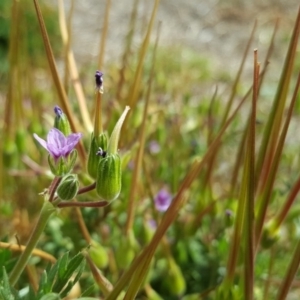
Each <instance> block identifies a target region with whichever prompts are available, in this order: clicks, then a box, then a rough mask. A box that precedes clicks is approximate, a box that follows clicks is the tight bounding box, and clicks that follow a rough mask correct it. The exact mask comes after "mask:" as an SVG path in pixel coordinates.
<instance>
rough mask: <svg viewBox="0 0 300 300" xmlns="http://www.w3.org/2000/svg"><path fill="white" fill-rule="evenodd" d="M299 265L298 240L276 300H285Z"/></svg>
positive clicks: (299, 246)
mask: <svg viewBox="0 0 300 300" xmlns="http://www.w3.org/2000/svg"><path fill="white" fill-rule="evenodd" d="M299 264H300V240H299V241H298V244H297V246H296V249H295V251H294V254H293V256H292V259H291V262H290V264H289V267H288V269H287V272H286V274H285V277H284V279H283V281H282V282H281V285H280V288H279V290H278V293H277V297H276V300H285V299H286V297H287V295H288V292H289V289H290V287H291V285H292V283H293V280H294V278H295V276H296V274H297V271H298V269H299Z"/></svg>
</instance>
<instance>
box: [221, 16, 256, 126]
mask: <svg viewBox="0 0 300 300" xmlns="http://www.w3.org/2000/svg"><path fill="white" fill-rule="evenodd" d="M256 26H257V20H255V22H254V25H253V28H252V31H251V34H250V37H249V40H248V42H247V45H246V48H245V51H244V54H243V58H242V60H241V64H240V67H239V70H238V72H237V75H236V77H235V80H234V82H233V85H232V89H231V93H230V96H229V99H228V103H227V106H226V110H225V113H224V116H223V119H222V122H221V126H223V125H224V124H225V122H226V120H227V118H228V115H229V112H230V110H231V107H232V103H233V99H234V97H235V95H236V91H237V86H238V84H239V81H240V78H241V75H242V72H243V69H244V65H245V62H246V58H247V55H248V53H249V50H250V46H251V43H252V40H253V37H254V34H255V30H256Z"/></svg>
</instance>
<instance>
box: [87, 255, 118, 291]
mask: <svg viewBox="0 0 300 300" xmlns="http://www.w3.org/2000/svg"><path fill="white" fill-rule="evenodd" d="M84 256H85V258H86V261H87V263H88V265H89V267H90V270H91V272H92V275H93V278H94V280H95V282H96V284H97V285H98V286H99V288H100V289H101V291H102V292H103V295H104V296H107V295H109V293H110V292H111V291H112V289H113V285H112V284H111V282H110V281H109V280H108V279H107V278H105V277H104V276H103V274H102V273H101V271H100V270H99V269H98V268H97V266H96V265H95V264H94V262H93V260H92V259H91V258H90V256H89V255H88V254H87V253H86V254H84Z"/></svg>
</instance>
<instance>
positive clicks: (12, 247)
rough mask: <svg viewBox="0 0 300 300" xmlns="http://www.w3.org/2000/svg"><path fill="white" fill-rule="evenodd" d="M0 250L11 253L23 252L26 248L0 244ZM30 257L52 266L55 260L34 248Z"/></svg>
mask: <svg viewBox="0 0 300 300" xmlns="http://www.w3.org/2000/svg"><path fill="white" fill-rule="evenodd" d="M0 248H1V249H9V250H11V251H12V252H24V251H25V249H26V246H24V245H17V244H10V243H5V242H0ZM32 255H33V256H38V257H39V258H41V259H43V260H46V261H48V262H50V263H52V264H54V263H55V262H56V258H55V257H54V256H52V255H51V254H49V253H47V252H45V251H43V250H40V249H37V248H34V249H33V250H32Z"/></svg>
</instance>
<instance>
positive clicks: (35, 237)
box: [9, 201, 55, 286]
mask: <svg viewBox="0 0 300 300" xmlns="http://www.w3.org/2000/svg"><path fill="white" fill-rule="evenodd" d="M54 212H55V207H54V206H53V205H52V204H51V203H50V202H48V201H47V202H45V203H44V205H43V207H42V210H41V213H40V217H39V219H38V222H37V224H36V225H35V228H34V230H33V231H32V233H31V236H30V238H29V240H28V242H27V245H26V249H25V250H24V252H23V253H22V254H21V256H20V257H19V260H18V261H17V263H16V265H15V266H14V268H13V270H12V272H11V273H10V276H9V280H10V283H11V285H12V286H14V285H15V284H16V283H17V281H18V279H19V277H20V275H21V273H22V272H23V270H24V269H25V267H26V265H27V262H28V260H29V258H30V256H31V252H32V251H33V249H34V248H35V247H36V245H37V243H38V241H39V239H40V236H41V234H42V233H43V231H44V229H45V227H46V225H47V222H48V220H49V219H50V217H51V215H52V214H53V213H54Z"/></svg>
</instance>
